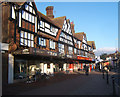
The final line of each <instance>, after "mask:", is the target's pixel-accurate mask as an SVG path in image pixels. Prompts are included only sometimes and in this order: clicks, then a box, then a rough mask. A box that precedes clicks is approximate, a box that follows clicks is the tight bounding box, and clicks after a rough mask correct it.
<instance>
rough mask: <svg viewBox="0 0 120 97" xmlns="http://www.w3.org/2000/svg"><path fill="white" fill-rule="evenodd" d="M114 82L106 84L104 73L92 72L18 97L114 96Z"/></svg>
mask: <svg viewBox="0 0 120 97" xmlns="http://www.w3.org/2000/svg"><path fill="white" fill-rule="evenodd" d="M111 82H112V81H111V80H110V81H109V84H107V83H106V79H103V78H102V73H100V72H96V71H94V72H91V73H90V74H89V75H88V76H86V75H84V74H82V75H80V76H78V77H76V78H74V79H68V80H65V81H62V82H58V83H54V84H51V85H48V86H45V87H40V88H38V89H33V90H30V91H25V92H22V93H19V94H18V95H112V83H111Z"/></svg>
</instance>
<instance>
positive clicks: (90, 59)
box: [77, 56, 92, 61]
mask: <svg viewBox="0 0 120 97" xmlns="http://www.w3.org/2000/svg"><path fill="white" fill-rule="evenodd" d="M77 59H79V60H88V61H92V58H86V57H81V56H77Z"/></svg>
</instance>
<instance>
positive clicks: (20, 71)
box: [14, 61, 27, 79]
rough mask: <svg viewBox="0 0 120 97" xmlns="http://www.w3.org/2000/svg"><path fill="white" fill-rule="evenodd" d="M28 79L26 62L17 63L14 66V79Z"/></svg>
mask: <svg viewBox="0 0 120 97" xmlns="http://www.w3.org/2000/svg"><path fill="white" fill-rule="evenodd" d="M26 77H27V65H26V63H24V62H16V61H15V66H14V79H24V78H26Z"/></svg>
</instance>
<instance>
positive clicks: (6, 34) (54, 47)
mask: <svg viewBox="0 0 120 97" xmlns="http://www.w3.org/2000/svg"><path fill="white" fill-rule="evenodd" d="M2 10H3V11H2V12H3V13H2V24H3V26H2V29H3V33H2V34H3V38H2V42H3V43H7V44H8V45H9V49H8V51H6V52H4V53H3V56H4V57H3V58H5V61H7V62H6V63H4V64H3V65H4V66H3V70H5V71H6V76H7V77H6V76H3V80H5V82H6V83H14V82H15V81H17V80H18V79H19V78H20V77H21V76H22V78H23V79H24V78H26V77H27V75H28V74H30V73H31V74H32V73H35V72H36V71H37V72H41V73H47V74H54V73H55V72H59V71H64V72H66V71H70V72H73V71H75V70H76V71H77V70H78V69H81V70H82V69H83V67H84V65H85V64H89V66H90V67H91V68H92V66H94V62H95V60H94V59H95V54H94V53H93V49H95V48H96V47H95V43H94V41H87V37H86V34H85V33H84V32H80V33H75V30H74V24H73V22H70V20H69V19H67V17H66V16H63V17H57V18H54V15H53V6H48V7H47V8H46V13H47V14H46V15H44V14H42V13H41V12H39V11H38V10H37V7H36V5H35V2H19V3H17V2H15V3H14V2H8V3H3V4H2ZM11 60H12V61H11Z"/></svg>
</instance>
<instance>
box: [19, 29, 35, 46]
mask: <svg viewBox="0 0 120 97" xmlns="http://www.w3.org/2000/svg"><path fill="white" fill-rule="evenodd" d="M20 45H22V46H28V47H34V34H31V33H28V32H25V31H20Z"/></svg>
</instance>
